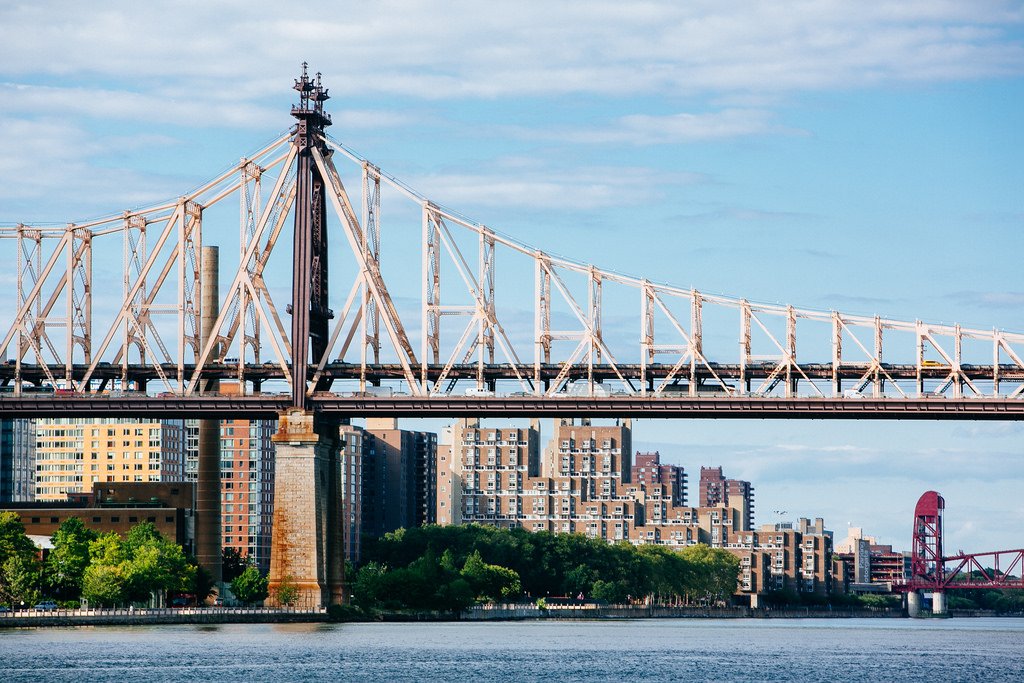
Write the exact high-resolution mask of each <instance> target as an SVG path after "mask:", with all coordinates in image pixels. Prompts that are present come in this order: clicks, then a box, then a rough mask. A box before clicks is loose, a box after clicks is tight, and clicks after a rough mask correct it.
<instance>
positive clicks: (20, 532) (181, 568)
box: [0, 512, 213, 607]
mask: <svg viewBox="0 0 1024 683" xmlns="http://www.w3.org/2000/svg"><path fill="white" fill-rule="evenodd" d="M51 541H52V543H53V548H52V549H51V550H50V551H49V553H48V554H47V555H46V559H45V561H41V560H40V553H39V549H38V548H37V547H36V546H35V544H34V543H33V542H32V540H31V539H30V538H29V537H28V536H27V535H26V534H25V527H24V525H23V524H22V522H21V519H20V518H19V517H18V515H17V514H16V513H14V512H0V604H3V605H7V606H10V607H22V606H27V607H31V606H32V605H34V604H36V603H37V602H38V601H39V599H40V598H43V597H46V598H50V599H52V600H54V601H55V602H57V603H59V604H61V605H62V606H67V607H77V606H78V605H79V604H80V601H81V600H82V599H85V600H87V601H88V602H89V604H90V605H93V606H97V607H116V606H122V605H129V604H134V603H145V602H148V601H149V600H150V599H151V597H152V596H153V595H154V594H164V595H167V594H171V593H192V594H197V595H198V594H202V595H203V597H205V596H206V595H209V594H210V591H211V590H212V588H213V584H212V582H211V581H210V577H209V575H208V574H207V573H206V572H205V571H203V570H202V569H200V568H199V567H197V565H196V563H195V561H194V560H193V559H192V558H190V557H188V556H187V555H186V554H185V552H184V550H183V549H182V547H181V546H180V545H178V544H177V543H174V542H172V541H169V540H167V539H165V538H164V537H163V536H162V535H161V534H160V532H159V531H158V530H157V528H156V526H155V525H153V524H152V523H151V522H143V523H141V524H138V525H136V526H134V527H132V528H131V529H130V530H129V532H128V533H127V534H126V535H125V536H124V537H122V536H120V535H119V534H117V533H115V532H107V533H99V532H97V531H95V530H93V529H90V528H88V527H86V526H85V525H84V524H83V523H82V520H80V519H78V518H77V517H71V518H69V519H67V520H65V521H64V522H63V523H62V524H61V525H60V527H59V528H58V529H57V531H56V532H55V533H54V534H53V536H52V537H51Z"/></svg>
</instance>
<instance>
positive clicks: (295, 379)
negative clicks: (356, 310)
mask: <svg viewBox="0 0 1024 683" xmlns="http://www.w3.org/2000/svg"><path fill="white" fill-rule="evenodd" d="M308 66H309V65H308V64H307V63H306V62H303V63H302V77H301V78H298V79H296V81H295V85H294V86H293V87H294V88H295V90H297V91H298V93H299V104H298V105H297V106H296V105H293V106H292V116H294V117H295V118H296V119H298V123H297V124H296V125H295V132H294V136H293V138H292V144H293V145H295V146H296V148H297V151H298V161H297V165H298V168H297V173H296V180H295V235H294V243H293V251H292V266H293V267H292V303H291V305H290V306H289V307H288V311H289V312H290V313H291V315H292V406H293V407H295V408H304V407H305V404H306V379H307V370H308V368H309V362H310V357H311V356H312V358H313V359H315V360H319V359H320V358H321V357H322V356H323V354H324V352H325V351H326V349H327V340H328V329H327V327H328V326H327V321H328V320H330V319H331V318H333V317H334V313H333V312H332V311H331V309H330V308H329V307H328V305H327V304H328V302H327V290H328V287H327V282H328V280H327V272H328V271H327V201H326V196H325V189H326V188H325V183H324V179H323V177H322V176H321V174H320V169H319V168H318V166H317V164H316V163H315V161H314V158H313V149H314V148H315V149H316V150H317V151H318V152H319V153H320V155H321V156H322V157H323V158H325V159H326V158H328V157H329V156H330V154H331V150H330V149H329V148H328V146H327V140H326V135H325V133H324V128H326V127H327V126H329V125H331V117H330V116H329V115H328V114H325V113H324V102H325V101H327V100H328V99H329V98H330V96H329V95H328V94H327V89H326V88H324V87H323V85H322V83H321V81H320V74H319V73H317V74H316V80H315V81H313V80H311V79H310V78H309V74H308V72H307V69H308ZM310 102H312V107H311V106H310Z"/></svg>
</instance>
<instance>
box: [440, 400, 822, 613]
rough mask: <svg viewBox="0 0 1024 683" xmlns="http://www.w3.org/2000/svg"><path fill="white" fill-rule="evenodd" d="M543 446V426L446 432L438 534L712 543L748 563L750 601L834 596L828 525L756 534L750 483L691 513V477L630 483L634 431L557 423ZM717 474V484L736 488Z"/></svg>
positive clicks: (473, 426) (474, 425)
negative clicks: (444, 530)
mask: <svg viewBox="0 0 1024 683" xmlns="http://www.w3.org/2000/svg"><path fill="white" fill-rule="evenodd" d="M539 441H540V435H539V426H538V424H537V423H536V422H535V423H533V424H532V425H531V427H529V428H520V427H510V426H501V427H484V426H482V425H481V423H480V421H479V420H461V421H459V422H457V423H456V424H455V425H453V426H452V428H451V429H450V430H446V432H445V433H444V435H443V436H442V439H441V445H440V446H439V447H438V453H437V456H438V457H437V522H438V524H442V525H444V524H468V523H477V524H488V525H492V526H497V527H503V528H513V527H522V528H525V529H528V530H530V531H550V532H555V533H580V534H585V535H587V536H590V537H592V538H602V539H604V540H607V541H609V542H618V541H629V542H630V543H633V544H635V545H665V546H669V547H673V548H684V547H686V546H691V545H695V544H697V543H704V544H706V545H710V546H712V547H717V548H724V549H726V550H729V551H730V552H732V553H733V554H735V555H737V556H738V557H739V558H740V564H741V570H740V592H741V593H748V594H758V593H764V592H769V591H776V590H787V589H789V590H795V591H798V592H812V593H827V592H830V591H831V590H833V583H832V538H831V533H830V532H827V531H825V529H824V522H823V521H822V520H821V519H816V520H814V522H813V523H812V522H811V521H810V520H806V519H801V520H800V521H799V523H798V524H799V526H798V528H796V529H793V528H791V527H785V526H779V527H776V526H773V525H767V526H763V527H761V528H760V529H759V530H756V531H754V530H751V529H750V528H749V524H750V520H751V517H752V509H753V506H752V490H753V488H752V487H751V486H750V485H749V483H747V482H739V483H740V484H743V485H745V486H743V487H742V490H741V489H740V488H739V487H736V492H735V494H734V495H729V496H728V497H726V496H725V495H722V496H720V498H721V499H720V500H718V501H716V502H715V503H713V504H710V505H702V506H700V507H689V506H685V505H679V504H678V503H679V501H680V498H681V492H680V491H679V488H680V486H681V484H680V481H682V477H681V476H676V477H657V478H655V477H644V478H638V480H637V481H635V482H634V481H630V470H631V462H630V460H631V457H630V455H631V454H632V450H631V447H632V435H631V430H630V424H629V422H628V421H624V422H622V423H619V424H616V425H612V426H594V425H592V424H590V423H589V421H587V420H580V421H572V420H560V421H557V422H556V423H555V424H554V434H553V436H552V438H551V440H550V442H549V444H548V446H547V448H546V449H545V451H544V455H543V457H542V458H539V457H538V453H537V444H538V443H539ZM702 469H703V470H704V471H707V470H709V469H710V468H702ZM715 470H716V474H717V475H718V476H717V479H720V480H722V481H723V482H724V481H730V480H725V478H724V476H723V475H722V474H721V468H715ZM727 486H728V484H726V486H723V487H722V490H723V493H724V492H725V491H728V490H729V489H728V488H726V487H727ZM730 493H731V491H730ZM752 601H754V602H756V599H754V598H752Z"/></svg>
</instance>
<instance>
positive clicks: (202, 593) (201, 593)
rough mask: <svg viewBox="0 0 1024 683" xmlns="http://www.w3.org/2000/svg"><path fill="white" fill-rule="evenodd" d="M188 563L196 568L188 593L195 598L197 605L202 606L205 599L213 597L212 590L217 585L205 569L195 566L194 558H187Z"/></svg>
mask: <svg viewBox="0 0 1024 683" xmlns="http://www.w3.org/2000/svg"><path fill="white" fill-rule="evenodd" d="M189 563H190V564H192V565H194V566H195V568H196V573H195V577H194V578H193V579H192V586H191V588H190V589H189V592H191V593H192V594H193V595H194V596H196V601H197V602H198V603H199V604H202V603H203V602H205V601H206V598H208V597H210V596H211V595H213V593H214V589H215V588H216V587H217V583H216V582H215V581H214V580H213V576H212V575H211V574H210V572H208V571H207V570H206V568H205V567H203V566H200V565H197V564H196V562H195V559H194V558H189Z"/></svg>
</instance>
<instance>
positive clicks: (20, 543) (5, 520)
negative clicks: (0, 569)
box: [0, 512, 39, 565]
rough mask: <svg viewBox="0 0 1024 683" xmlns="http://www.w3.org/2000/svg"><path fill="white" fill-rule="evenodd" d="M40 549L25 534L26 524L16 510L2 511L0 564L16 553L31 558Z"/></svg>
mask: <svg viewBox="0 0 1024 683" xmlns="http://www.w3.org/2000/svg"><path fill="white" fill-rule="evenodd" d="M38 554H39V549H38V548H36V544H35V543H33V542H32V539H31V538H29V537H28V536H27V535H26V534H25V525H24V524H22V523H21V518H20V517H18V515H17V513H15V512H0V565H2V564H4V563H5V562H7V560H8V559H10V558H11V557H14V556H15V555H17V556H19V557H22V558H25V559H31V558H33V557H37V556H38Z"/></svg>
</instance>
